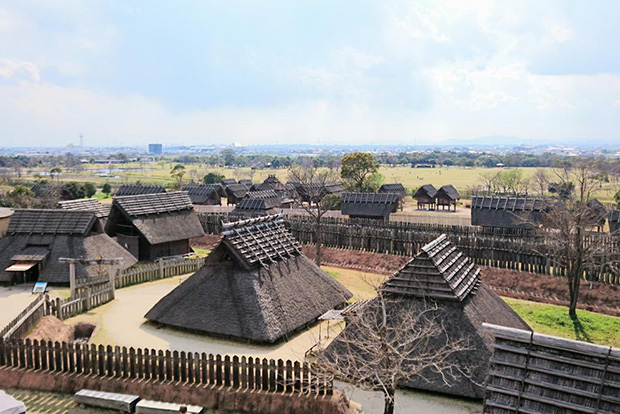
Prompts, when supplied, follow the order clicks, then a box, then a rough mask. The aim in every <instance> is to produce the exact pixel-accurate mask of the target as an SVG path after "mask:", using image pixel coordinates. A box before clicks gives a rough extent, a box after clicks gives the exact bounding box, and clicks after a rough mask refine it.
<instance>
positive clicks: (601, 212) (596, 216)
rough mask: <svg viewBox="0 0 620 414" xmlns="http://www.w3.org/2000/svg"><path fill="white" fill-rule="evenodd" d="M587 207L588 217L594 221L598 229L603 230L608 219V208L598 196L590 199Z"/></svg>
mask: <svg viewBox="0 0 620 414" xmlns="http://www.w3.org/2000/svg"><path fill="white" fill-rule="evenodd" d="M586 207H587V209H588V211H587V219H588V220H589V221H590V222H591V223H592V226H593V227H597V229H598V231H603V228H604V227H605V222H606V221H607V215H608V213H607V208H606V207H605V206H604V205H603V203H601V202H600V201H598V200H597V199H596V198H592V199H590V200H588V203H587V205H586Z"/></svg>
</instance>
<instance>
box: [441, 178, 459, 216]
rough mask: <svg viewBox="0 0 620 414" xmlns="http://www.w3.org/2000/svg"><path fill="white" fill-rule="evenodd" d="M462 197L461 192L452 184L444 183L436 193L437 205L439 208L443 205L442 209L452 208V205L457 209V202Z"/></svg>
mask: <svg viewBox="0 0 620 414" xmlns="http://www.w3.org/2000/svg"><path fill="white" fill-rule="evenodd" d="M460 199H461V194H460V193H459V192H458V191H457V189H456V188H454V186H453V185H452V184H448V185H444V186H442V187H441V188H440V189H439V190H437V193H435V206H436V208H437V209H439V207H441V209H442V210H444V209H445V208H446V207H447V208H448V210H450V208H451V207H452V208H454V211H456V204H457V203H458V202H459V200H460Z"/></svg>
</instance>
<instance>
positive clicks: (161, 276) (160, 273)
mask: <svg viewBox="0 0 620 414" xmlns="http://www.w3.org/2000/svg"><path fill="white" fill-rule="evenodd" d="M159 278H160V279H163V278H164V261H163V260H161V259H159Z"/></svg>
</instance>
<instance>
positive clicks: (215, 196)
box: [183, 184, 222, 206]
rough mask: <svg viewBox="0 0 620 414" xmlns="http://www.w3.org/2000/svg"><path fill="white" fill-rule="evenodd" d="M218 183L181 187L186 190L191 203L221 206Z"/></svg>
mask: <svg viewBox="0 0 620 414" xmlns="http://www.w3.org/2000/svg"><path fill="white" fill-rule="evenodd" d="M221 188H222V186H221V185H220V184H196V185H188V186H185V187H183V191H187V194H188V195H189V198H190V200H192V204H197V205H206V206H221V205H222V198H221V197H220V189H221Z"/></svg>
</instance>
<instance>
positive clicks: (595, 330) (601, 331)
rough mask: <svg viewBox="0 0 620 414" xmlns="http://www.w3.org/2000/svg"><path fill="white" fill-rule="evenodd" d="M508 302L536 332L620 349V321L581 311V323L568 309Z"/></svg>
mask: <svg viewBox="0 0 620 414" xmlns="http://www.w3.org/2000/svg"><path fill="white" fill-rule="evenodd" d="M504 300H505V301H506V302H507V303H508V304H509V305H510V306H511V307H512V308H513V309H514V310H515V311H516V312H517V313H518V314H519V315H520V316H521V317H522V318H523V319H524V320H525V321H526V322H527V323H528V324H529V325H530V326H531V327H532V329H533V330H534V331H536V332H539V333H543V334H548V335H553V336H559V337H562V338H568V339H576V340H579V341H586V342H592V343H595V344H599V345H609V346H614V347H620V318H616V317H613V316H607V315H602V314H599V313H594V312H588V311H585V310H578V311H577V316H578V317H579V320H578V321H576V322H573V321H572V320H571V319H570V318H569V317H568V308H566V307H565V306H555V305H547V304H544V303H537V302H529V301H526V300H520V299H512V298H504Z"/></svg>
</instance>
